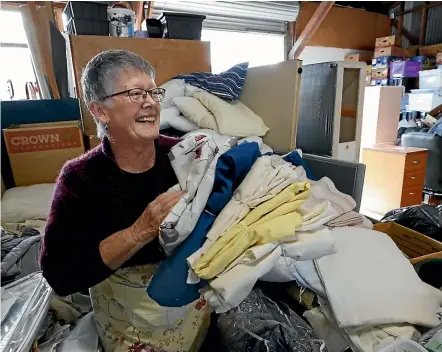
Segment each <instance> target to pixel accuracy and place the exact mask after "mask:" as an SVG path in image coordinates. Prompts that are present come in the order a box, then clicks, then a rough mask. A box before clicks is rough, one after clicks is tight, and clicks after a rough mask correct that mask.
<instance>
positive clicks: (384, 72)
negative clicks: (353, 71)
mask: <svg viewBox="0 0 442 352" xmlns="http://www.w3.org/2000/svg"><path fill="white" fill-rule="evenodd" d="M389 71H390V69H389V68H388V67H384V68H374V69H372V70H371V78H372V79H384V78H389V77H390V74H389Z"/></svg>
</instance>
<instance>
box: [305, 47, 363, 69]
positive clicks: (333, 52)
mask: <svg viewBox="0 0 442 352" xmlns="http://www.w3.org/2000/svg"><path fill="white" fill-rule="evenodd" d="M361 52H364V50H355V49H342V48H330V47H326V46H306V47H305V48H304V50H303V51H302V53H301V56H300V57H299V60H302V64H303V65H308V64H318V63H321V62H329V61H344V57H345V55H348V54H355V53H361Z"/></svg>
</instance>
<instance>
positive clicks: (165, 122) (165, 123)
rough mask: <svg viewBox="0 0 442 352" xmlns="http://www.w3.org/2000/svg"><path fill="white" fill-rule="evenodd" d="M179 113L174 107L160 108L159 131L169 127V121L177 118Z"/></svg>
mask: <svg viewBox="0 0 442 352" xmlns="http://www.w3.org/2000/svg"><path fill="white" fill-rule="evenodd" d="M179 115H180V111H179V110H178V109H177V108H176V107H175V106H172V107H169V108H164V109H163V108H161V111H160V130H164V129H166V128H169V127H170V120H172V119H173V118H174V117H176V116H179Z"/></svg>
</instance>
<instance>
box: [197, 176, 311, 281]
mask: <svg viewBox="0 0 442 352" xmlns="http://www.w3.org/2000/svg"><path fill="white" fill-rule="evenodd" d="M309 196H310V184H309V183H308V182H298V183H295V184H292V185H290V186H288V187H287V188H285V189H284V190H283V191H282V192H281V193H279V194H278V195H276V196H275V197H274V198H272V199H270V200H268V201H267V202H264V203H262V204H260V205H259V206H258V207H256V208H255V209H253V210H252V211H251V212H250V213H249V214H248V215H247V216H246V217H245V218H244V219H243V220H241V221H240V222H239V223H238V224H236V225H234V226H232V227H231V228H229V229H228V230H227V231H226V232H224V234H223V235H222V236H221V237H220V238H219V239H218V240H217V241H216V242H215V243H214V244H213V245H212V246H211V247H210V248H209V250H208V251H207V252H206V253H205V254H204V255H203V256H202V257H201V259H200V260H199V261H198V262H196V263H195V266H194V267H193V269H194V271H195V273H196V274H197V275H198V276H199V277H201V278H202V279H206V280H208V279H212V278H213V277H215V276H216V275H218V274H220V273H222V272H223V271H224V269H225V268H226V267H227V266H228V265H229V264H230V263H232V262H233V261H234V260H235V259H236V258H238V257H239V256H240V255H241V254H242V253H243V252H244V251H245V250H247V249H248V248H249V247H251V246H253V245H255V244H265V243H269V242H273V241H279V240H281V239H282V238H284V237H287V236H292V235H293V234H294V233H295V229H296V228H297V227H300V226H302V217H301V215H300V214H299V213H298V212H296V209H298V208H299V207H300V206H301V205H302V204H304V202H305V201H306V200H307V198H309Z"/></svg>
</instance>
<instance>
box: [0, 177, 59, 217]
mask: <svg viewBox="0 0 442 352" xmlns="http://www.w3.org/2000/svg"><path fill="white" fill-rule="evenodd" d="M54 188H55V184H53V183H50V184H39V185H33V186H25V187H15V188H11V189H8V190H7V191H6V192H5V194H4V195H3V198H2V201H1V207H2V210H1V212H2V219H1V220H2V222H3V223H4V222H24V221H26V220H33V219H41V220H47V219H48V215H49V209H50V207H51V202H52V196H53V194H54Z"/></svg>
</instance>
